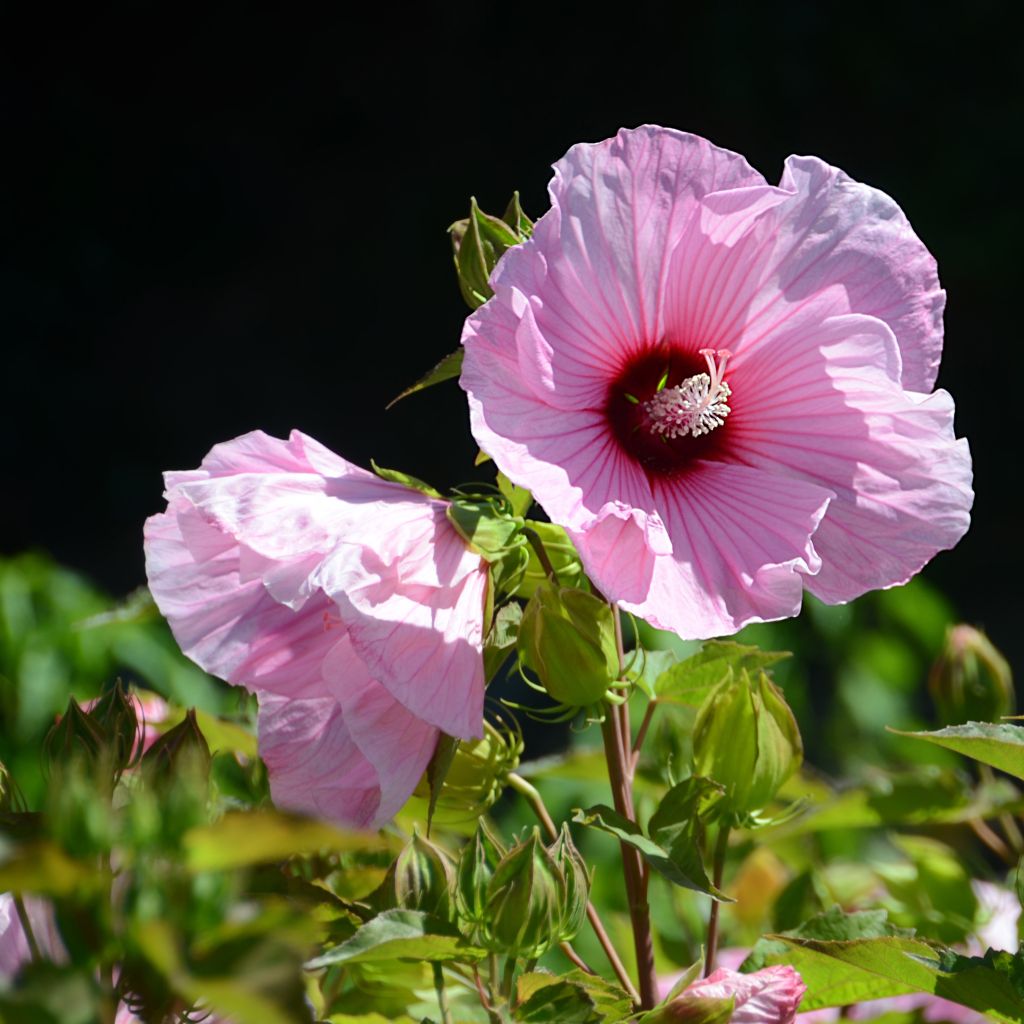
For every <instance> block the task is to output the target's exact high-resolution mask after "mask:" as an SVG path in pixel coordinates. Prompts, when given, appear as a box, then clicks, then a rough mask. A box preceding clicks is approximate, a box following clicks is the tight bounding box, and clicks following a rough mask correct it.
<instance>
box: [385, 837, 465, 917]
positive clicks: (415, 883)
mask: <svg viewBox="0 0 1024 1024" xmlns="http://www.w3.org/2000/svg"><path fill="white" fill-rule="evenodd" d="M388 880H389V882H390V884H388V881H386V882H385V885H388V888H389V889H392V892H393V895H394V902H393V905H394V906H396V907H403V908H405V909H406V910H421V911H423V913H424V914H430V915H432V916H433V917H439V918H441V919H442V920H445V921H451V920H453V919H454V917H455V906H454V904H453V902H452V891H453V890H454V888H455V865H454V864H453V863H452V860H451V858H450V857H449V856H448V854H447V853H445V852H444V850H442V849H441V848H440V847H438V846H435V845H434V844H433V843H432V842H431V841H430V840H429V839H424V838H423V836H421V835H420V834H419V833H418V832H416V831H415V830H414V831H413V834H412V839H411V840H410V841H409V842H408V843H407V844H406V846H405V848H404V849H403V850H402V852H401V853H400V854H399V855H398V859H397V860H396V861H395V863H394V864H393V865H392V867H391V870H390V871H389V872H388ZM390 895H391V893H389V896H390Z"/></svg>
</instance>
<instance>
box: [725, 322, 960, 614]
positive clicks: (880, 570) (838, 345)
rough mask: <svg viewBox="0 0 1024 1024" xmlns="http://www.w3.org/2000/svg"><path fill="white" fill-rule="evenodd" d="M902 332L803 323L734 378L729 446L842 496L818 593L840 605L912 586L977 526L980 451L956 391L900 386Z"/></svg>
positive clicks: (824, 549)
mask: <svg viewBox="0 0 1024 1024" xmlns="http://www.w3.org/2000/svg"><path fill="white" fill-rule="evenodd" d="M899 374H900V359H899V351H898V349H897V348H896V342H895V339H894V338H893V335H892V332H891V331H890V330H889V328H888V327H887V326H886V325H885V324H883V323H882V322H881V321H879V320H876V319H875V318H873V317H866V316H856V315H849V316H839V317H833V318H831V319H828V320H826V321H824V322H821V321H820V320H819V319H818V317H817V316H816V315H811V314H808V315H806V316H803V317H801V316H795V317H793V318H792V319H791V320H790V321H789V322H788V323H786V324H784V325H782V327H781V328H780V329H779V330H778V331H777V332H776V333H775V334H774V336H773V337H772V338H770V339H769V340H767V341H766V342H765V344H764V345H763V346H762V347H761V348H759V349H758V350H757V351H756V352H755V353H753V354H750V355H749V356H748V358H746V359H740V358H739V357H737V360H736V367H735V371H734V373H733V376H732V381H733V384H734V388H733V390H734V399H733V401H734V404H735V415H734V417H733V422H731V423H730V431H731V433H730V443H731V446H732V449H733V451H734V452H735V453H736V455H737V456H738V457H740V458H742V459H743V460H744V461H746V462H748V463H749V464H751V465H755V466H758V467H761V468H763V469H765V470H772V471H776V472H783V473H786V474H788V475H791V476H793V477H797V478H799V479H801V480H804V481H807V482H811V483H814V484H817V485H819V486H821V487H823V488H827V489H829V490H831V491H832V492H833V493H834V494H835V498H834V500H833V501H832V503H831V505H830V506H829V510H828V515H827V516H826V517H825V519H824V520H823V522H822V523H821V526H820V527H819V529H818V532H817V533H816V535H815V538H814V540H815V546H816V548H817V550H818V553H819V554H820V555H821V559H822V568H821V571H820V573H819V574H818V575H817V576H816V577H815V578H814V579H812V580H808V583H807V586H808V588H809V589H810V590H811V591H812V592H813V593H814V594H816V595H817V596H818V597H820V598H822V599H823V600H825V601H829V602H833V603H834V602H839V601H847V600H850V599H851V598H853V597H856V596H858V595H859V594H862V593H864V592H865V591H867V590H870V589H873V588H876V587H888V586H892V585H893V584H897V583H902V582H905V581H906V580H907V579H909V578H910V577H911V576H913V575H914V574H915V573H916V572H917V571H918V570H920V569H921V567H922V566H923V565H924V564H925V563H926V562H927V561H928V560H929V559H931V558H932V557H933V556H934V555H935V554H936V552H938V551H941V550H943V549H945V548H949V547H952V546H953V545H954V544H956V542H957V541H958V540H959V539H960V537H962V536H963V534H964V532H965V531H966V530H967V527H968V526H969V524H970V517H969V509H970V506H971V501H972V498H973V494H972V491H971V466H970V456H969V453H968V449H967V443H966V442H965V441H958V440H956V438H955V436H954V434H953V406H952V402H951V400H950V399H949V396H948V395H947V394H946V393H945V392H941V391H940V392H937V393H936V394H934V395H930V396H925V395H916V394H913V393H910V392H905V391H903V389H902V387H901V385H900V383H899V380H898V378H899Z"/></svg>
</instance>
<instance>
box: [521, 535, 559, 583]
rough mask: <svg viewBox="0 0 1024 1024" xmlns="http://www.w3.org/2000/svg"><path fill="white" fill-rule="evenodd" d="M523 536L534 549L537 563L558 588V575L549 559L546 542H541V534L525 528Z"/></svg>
mask: <svg viewBox="0 0 1024 1024" xmlns="http://www.w3.org/2000/svg"><path fill="white" fill-rule="evenodd" d="M523 536H524V537H525V538H526V539H527V540H528V541H529V542H530V547H531V548H533V550H534V553H535V554H536V556H537V561H538V562H540V564H541V568H542V569H543V570H544V572H545V573H547V577H548V579H549V580H551V582H552V583H554V584H555V586H557V585H558V573H557V572H555V567H554V566H553V565H552V564H551V559H550V558H548V552H547V548H545V547H544V541H542V540H541V537H540V534H539V533H538V532H537V531H536V530H531V529H530V527H528V526H524V527H523Z"/></svg>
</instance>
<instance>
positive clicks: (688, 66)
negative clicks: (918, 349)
mask: <svg viewBox="0 0 1024 1024" xmlns="http://www.w3.org/2000/svg"><path fill="white" fill-rule="evenodd" d="M617 9H618V11H619V13H618V15H617V16H616V17H615V19H614V20H609V19H608V18H607V17H600V16H598V14H597V10H596V8H595V7H594V6H593V5H592V4H586V5H584V4H579V5H575V4H564V5H558V6H557V7H555V6H552V7H550V8H546V9H542V10H538V11H530V10H529V9H527V8H526V7H521V6H519V7H513V6H511V5H507V4H502V5H487V4H480V5H478V6H476V7H464V8H457V7H445V8H443V9H440V10H434V11H431V10H429V9H428V8H427V7H426V6H423V7H420V8H418V9H417V8H409V9H408V10H405V9H398V8H396V7H395V6H394V5H388V4H377V5H371V6H370V9H369V10H363V12H362V15H361V18H360V21H359V22H358V23H356V22H355V21H353V20H351V19H347V18H346V17H345V16H343V15H342V14H340V13H336V14H334V15H331V16H328V17H327V18H326V19H325V18H324V17H323V15H318V16H315V17H314V16H313V15H311V14H309V13H308V12H305V13H304V12H303V11H302V10H301V9H299V8H293V7H288V8H285V7H284V6H283V5H282V6H281V7H280V8H279V9H277V10H275V11H272V12H269V13H267V12H260V11H258V10H256V9H254V8H252V7H250V6H246V5H243V4H235V5H230V4H212V5H209V6H208V7H207V9H205V10H201V11H198V12H196V13H193V14H183V13H182V9H181V8H178V7H172V6H171V5H163V6H159V5H153V4H150V5H146V4H140V5H136V6H134V7H133V8H131V9H129V8H122V9H115V8H107V9H100V10H99V11H92V12H89V13H81V12H79V13H77V14H69V13H68V12H67V11H60V12H58V10H57V9H56V8H54V9H51V10H47V9H45V8H41V7H39V8H37V9H36V13H35V14H34V15H33V17H34V19H35V20H34V22H33V23H32V24H30V25H29V24H25V25H23V26H17V27H12V26H10V25H9V26H8V28H7V30H6V31H5V35H6V37H7V39H6V43H5V46H6V48H7V50H8V52H7V54H6V55H5V57H4V60H3V68H4V70H3V72H2V74H3V83H2V84H3V87H2V115H0V116H2V129H3V142H4V149H5V151H6V156H5V158H4V161H3V166H4V169H5V171H6V172H8V173H9V174H12V175H13V177H12V180H11V181H10V183H9V184H8V186H7V187H6V188H5V189H4V191H3V193H2V195H3V198H2V209H3V231H2V235H0V237H2V239H3V241H2V247H3V264H2V273H0V310H2V313H0V316H2V319H3V321H4V324H5V326H4V329H3V344H4V354H3V358H2V362H0V367H2V369H0V375H2V376H0V379H2V383H3V387H2V397H3V401H2V403H0V404H2V413H0V415H2V416H3V428H4V432H3V447H2V449H0V450H2V453H3V454H2V455H0V469H2V474H0V481H2V483H0V549H2V550H3V551H4V552H15V551H19V550H22V549H24V548H26V547H41V548H44V549H48V550H49V551H51V552H52V553H53V554H54V555H55V556H56V557H57V558H58V559H60V560H61V561H64V562H66V563H69V564H70V565H72V566H75V567H77V568H80V569H82V570H84V571H86V572H87V573H89V574H91V575H92V576H93V577H95V578H96V579H98V580H99V581H100V582H101V583H102V584H103V585H105V586H106V587H107V588H108V589H110V590H111V591H113V592H114V593H123V592H126V591H127V590H129V589H131V588H132V587H134V586H136V585H137V584H139V583H140V582H142V580H143V578H144V577H143V559H142V547H141V525H142V521H143V519H144V518H145V517H146V516H147V515H148V514H151V513H153V512H155V511H158V510H159V509H160V507H161V497H160V495H161V482H160V472H161V470H163V469H167V468H178V469H183V468H191V467H194V466H196V465H197V464H198V463H199V461H200V459H201V458H202V456H203V455H204V454H205V452H206V451H207V450H208V449H209V448H210V447H211V445H212V444H214V443H215V442H217V441H220V440H225V439H228V438H230V437H234V436H236V435H237V434H240V433H242V432H244V431H247V430H250V429H253V428H256V427H262V428H263V429H264V430H267V431H269V432H271V433H274V434H278V435H284V434H285V433H286V432H287V431H288V430H289V429H290V428H291V427H293V426H295V427H300V428H301V429H303V430H304V431H306V432H308V433H311V434H313V435H314V436H315V437H317V438H318V439H320V440H321V441H323V442H324V443H325V444H327V445H328V446H329V447H331V448H333V449H335V450H336V451H338V452H340V453H342V454H344V455H345V456H346V457H347V458H349V459H351V460H353V461H355V462H359V463H362V464H364V465H365V464H367V463H368V461H369V459H370V458H371V457H372V458H374V459H376V460H377V461H378V462H379V463H380V464H383V465H390V466H398V467H401V468H404V469H407V470H409V471H411V472H413V473H416V474H417V475H420V476H423V477H425V478H427V479H430V480H431V481H433V482H435V483H437V484H439V485H441V486H447V485H451V484H453V483H456V482H459V481H460V480H464V479H466V478H467V477H470V478H471V477H472V469H471V460H472V456H473V454H474V452H475V448H474V446H473V445H472V443H471V440H470V437H469V433H468V430H467V428H466V416H465V405H464V402H463V401H462V400H461V394H460V392H458V390H457V387H456V386H455V385H454V384H447V385H445V386H444V387H442V388H439V389H437V390H436V391H433V392H428V393H426V394H424V395H422V396H417V397H414V398H412V399H409V400H407V401H406V402H403V403H401V404H400V405H399V406H398V407H397V408H396V409H394V410H392V411H391V412H385V411H384V405H385V403H386V401H387V400H388V399H389V398H390V397H392V396H393V395H394V394H395V393H396V392H397V391H399V390H400V389H401V388H402V387H403V386H404V385H406V384H407V383H409V382H410V381H412V380H413V379H414V378H416V377H417V376H418V375H419V373H420V372H421V371H423V370H424V369H426V368H427V367H429V366H430V365H432V364H433V362H435V361H436V360H437V359H438V358H439V357H441V356H442V355H444V354H445V353H447V352H449V351H451V350H453V349H454V348H455V347H456V345H457V343H458V338H459V330H460V326H461V322H462V320H463V318H464V316H465V315H466V310H465V308H464V306H463V305H462V302H461V299H460V297H459V293H458V290H457V288H456V284H455V280H454V276H453V271H452V267H451V261H450V254H449V245H448V239H447V237H446V235H445V228H446V227H447V225H448V224H449V223H451V221H453V220H455V219H456V218H458V217H460V216H463V215H464V212H465V210H466V206H467V202H468V197H469V196H470V194H475V195H476V196H477V197H478V198H479V200H480V202H481V204H482V205H483V206H484V207H485V208H490V209H493V210H496V211H497V212H500V210H501V208H502V207H503V206H504V203H505V201H506V200H507V199H508V197H509V195H510V193H511V192H512V190H513V189H515V188H518V189H520V190H521V192H522V196H523V203H524V206H525V207H526V209H527V211H528V212H529V213H531V214H532V215H534V216H539V215H540V213H542V212H543V211H544V209H545V208H546V206H547V200H546V193H545V187H546V183H547V180H548V177H549V174H550V171H549V165H550V164H551V162H552V161H554V160H555V159H557V158H558V157H559V156H560V155H561V154H562V153H563V152H564V151H565V149H566V148H568V146H570V145H571V144H572V143H574V142H577V141H582V140H590V141H596V140H599V139H602V138H605V137H607V136H609V135H612V134H613V133H614V132H615V131H616V130H617V129H618V128H619V127H621V126H632V125H636V124H639V123H642V122H645V121H649V122H655V123H660V124H664V125H671V126H674V127H678V128H683V129H687V130H690V131H693V132H697V133H699V134H702V135H705V136H707V137H708V138H710V139H711V140H713V141H714V142H716V143H718V144H720V145H723V146H726V147H729V148H732V149H735V150H738V151H739V152H741V153H743V154H744V155H745V156H746V157H747V158H748V159H749V160H750V162H751V163H752V164H753V165H754V166H755V167H757V168H758V169H759V170H761V171H762V172H763V173H764V174H765V175H766V177H767V178H768V179H769V180H770V181H774V180H777V178H778V175H779V173H780V170H781V164H782V160H783V159H784V157H785V156H786V155H787V154H789V153H791V152H795V153H813V154H817V155H819V156H821V157H823V158H825V159H826V160H828V161H829V162H831V163H834V164H836V165H838V166H840V167H842V168H843V169H845V170H846V171H847V172H848V173H850V174H851V175H852V176H853V177H855V178H857V179H859V180H862V181H865V182H869V183H871V184H873V185H875V186H877V187H879V188H881V189H883V190H884V191H886V192H888V193H889V194H890V195H892V196H894V197H895V198H896V200H897V201H898V202H899V203H900V204H901V205H902V206H903V208H904V210H905V211H906V212H907V214H908V216H909V217H910V219H911V221H912V223H913V224H914V226H915V228H916V230H917V231H918V233H919V234H920V236H921V237H922V238H923V239H924V240H925V242H926V244H927V245H928V246H929V247H930V248H931V250H932V252H934V253H935V254H936V256H937V258H938V261H939V267H940V272H941V276H942V280H943V283H944V285H945V287H946V288H947V290H948V292H949V304H948V310H947V318H946V324H947V349H946V356H945V360H944V363H943V368H942V373H941V376H940V381H939V382H940V385H942V386H944V387H947V388H948V389H949V390H951V391H952V392H953V394H954V396H955V398H956V399H957V403H958V421H957V422H958V432H959V433H961V434H964V435H966V436H967V437H969V438H970V440H971V445H972V449H973V452H974V459H975V470H976V486H977V490H978V498H977V502H976V505H975V525H974V527H973V529H972V531H971V533H970V534H969V535H968V536H967V538H966V539H965V540H964V541H963V542H962V543H961V544H960V546H959V547H958V548H957V550H956V551H954V552H952V553H947V554H943V555H941V556H939V558H938V559H937V560H936V561H935V563H934V564H933V565H932V566H931V567H930V568H929V569H928V570H927V571H928V574H929V576H930V578H931V579H932V581H933V582H936V583H938V584H939V585H940V586H941V587H943V589H945V590H946V591H947V592H948V593H950V594H951V596H952V597H953V599H954V601H955V602H956V604H957V605H958V607H959V609H960V611H961V612H962V614H963V616H964V617H965V618H966V619H968V620H970V621H973V622H978V623H981V624H984V625H985V626H986V627H988V629H989V631H990V633H991V634H992V636H993V638H994V639H995V640H996V641H997V643H999V644H1000V645H1002V646H1003V647H1004V648H1006V649H1007V650H1009V651H1010V652H1011V653H1012V654H1018V655H1019V654H1021V653H1024V639H1022V631H1021V630H1020V628H1019V625H1018V608H1019V604H1020V603H1019V601H1018V598H1017V591H1018V580H1020V579H1021V578H1022V572H1021V569H1022V566H1021V556H1020V540H1019V527H1020V514H1019V511H1018V509H1019V505H1018V501H1017V497H1016V481H1017V476H1018V472H1019V468H1018V467H1019V464H1020V459H1019V456H1018V451H1019V446H1020V430H1019V428H1018V422H1019V419H1020V407H1021V398H1020V396H1019V395H1018V394H1017V393H1016V392H1015V388H1016V386H1017V384H1018V382H1019V381H1020V380H1021V369H1022V356H1021V347H1022V340H1021V337H1020V329H1019V319H1020V318H1019V316H1018V315H1017V308H1018V304H1019V301H1020V296H1021V280H1020V271H1021V258H1020V250H1021V242H1020V240H1021V237H1022V229H1024V224H1022V215H1021V203H1020V200H1019V195H1018V192H1019V176H1020V173H1021V172H1020V165H1021V156H1022V153H1021V148H1022V147H1021V141H1020V138H1021V132H1020V128H1021V107H1022V105H1021V102H1020V101H1021V89H1020V84H1019V83H1020V76H1021V70H1020V69H1021V63H1022V62H1021V53H1020V42H1019V37H1018V36H1017V35H1015V34H1013V33H1011V32H1009V31H1007V30H1006V27H1005V20H1006V17H1005V16H1006V14H1007V13H1008V7H1007V6H1005V5H999V4H994V3H985V2H972V3H971V4H969V5H957V6H955V7H954V6H953V5H949V6H942V5H925V4H902V5H901V4H899V3H892V4H887V5H878V6H871V5H864V4H817V3H815V4H799V3H789V4H785V5H775V9H771V8H769V7H767V6H766V5H757V6H756V7H755V6H754V5H750V6H749V7H744V6H743V5H735V4H730V5H722V4H709V5H702V6H701V7H700V8H697V7H695V6H690V5H684V4H678V3H676V4H647V3H640V2H631V3H628V4H622V5H618V7H617Z"/></svg>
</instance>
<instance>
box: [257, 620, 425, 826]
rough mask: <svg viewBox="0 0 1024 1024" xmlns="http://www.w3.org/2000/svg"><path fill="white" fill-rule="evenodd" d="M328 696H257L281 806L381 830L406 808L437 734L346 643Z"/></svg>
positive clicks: (331, 669) (334, 662)
mask: <svg viewBox="0 0 1024 1024" xmlns="http://www.w3.org/2000/svg"><path fill="white" fill-rule="evenodd" d="M324 670H325V676H326V682H327V690H328V691H329V694H330V695H329V696H325V697H322V698H312V699H302V700H295V699H287V698H283V697H279V696H277V695H276V694H263V695H261V696H260V717H259V734H260V756H261V757H262V758H263V760H264V761H265V762H266V764H267V770H268V772H269V775H270V786H271V794H272V795H273V797H274V802H275V803H277V804H278V805H279V806H281V807H286V808H289V809H291V810H296V811H303V812H306V813H310V814H316V815H319V816H322V817H326V818H329V819H331V820H333V821H336V822H339V823H340V824H343V825H357V826H363V827H371V828H379V827H380V826H381V825H383V824H384V823H385V822H387V821H389V820H390V819H391V818H393V817H394V816H395V814H396V813H397V812H398V811H399V810H401V808H402V806H403V805H404V804H405V802H406V800H408V799H409V796H410V795H411V794H412V791H413V790H414V789H415V788H416V785H417V783H418V782H419V780H420V778H421V777H422V775H423V772H424V771H425V770H426V767H427V764H428V762H429V761H430V758H431V757H432V755H433V752H434V748H435V747H436V746H437V737H438V731H437V729H435V728H433V727H432V726H430V725H427V724H426V723H425V722H423V721H420V720H419V719H418V718H416V717H415V716H414V715H412V714H411V713H410V712H409V711H407V710H406V709H405V708H404V707H402V705H401V704H398V703H397V702H396V701H395V699H394V698H393V697H392V696H391V695H390V694H389V693H388V692H387V690H385V689H384V688H383V687H382V686H381V685H380V684H379V683H377V682H376V681H375V680H373V679H372V678H371V677H370V675H369V673H368V672H367V671H366V666H365V665H364V664H363V662H362V660H361V659H360V658H359V656H358V655H357V654H356V653H355V651H354V650H353V649H352V645H351V643H350V642H349V641H348V640H347V639H343V640H342V641H340V642H339V643H338V644H337V645H336V647H335V648H334V649H333V650H332V652H331V654H330V655H329V657H328V658H327V661H326V663H325V666H324Z"/></svg>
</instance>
